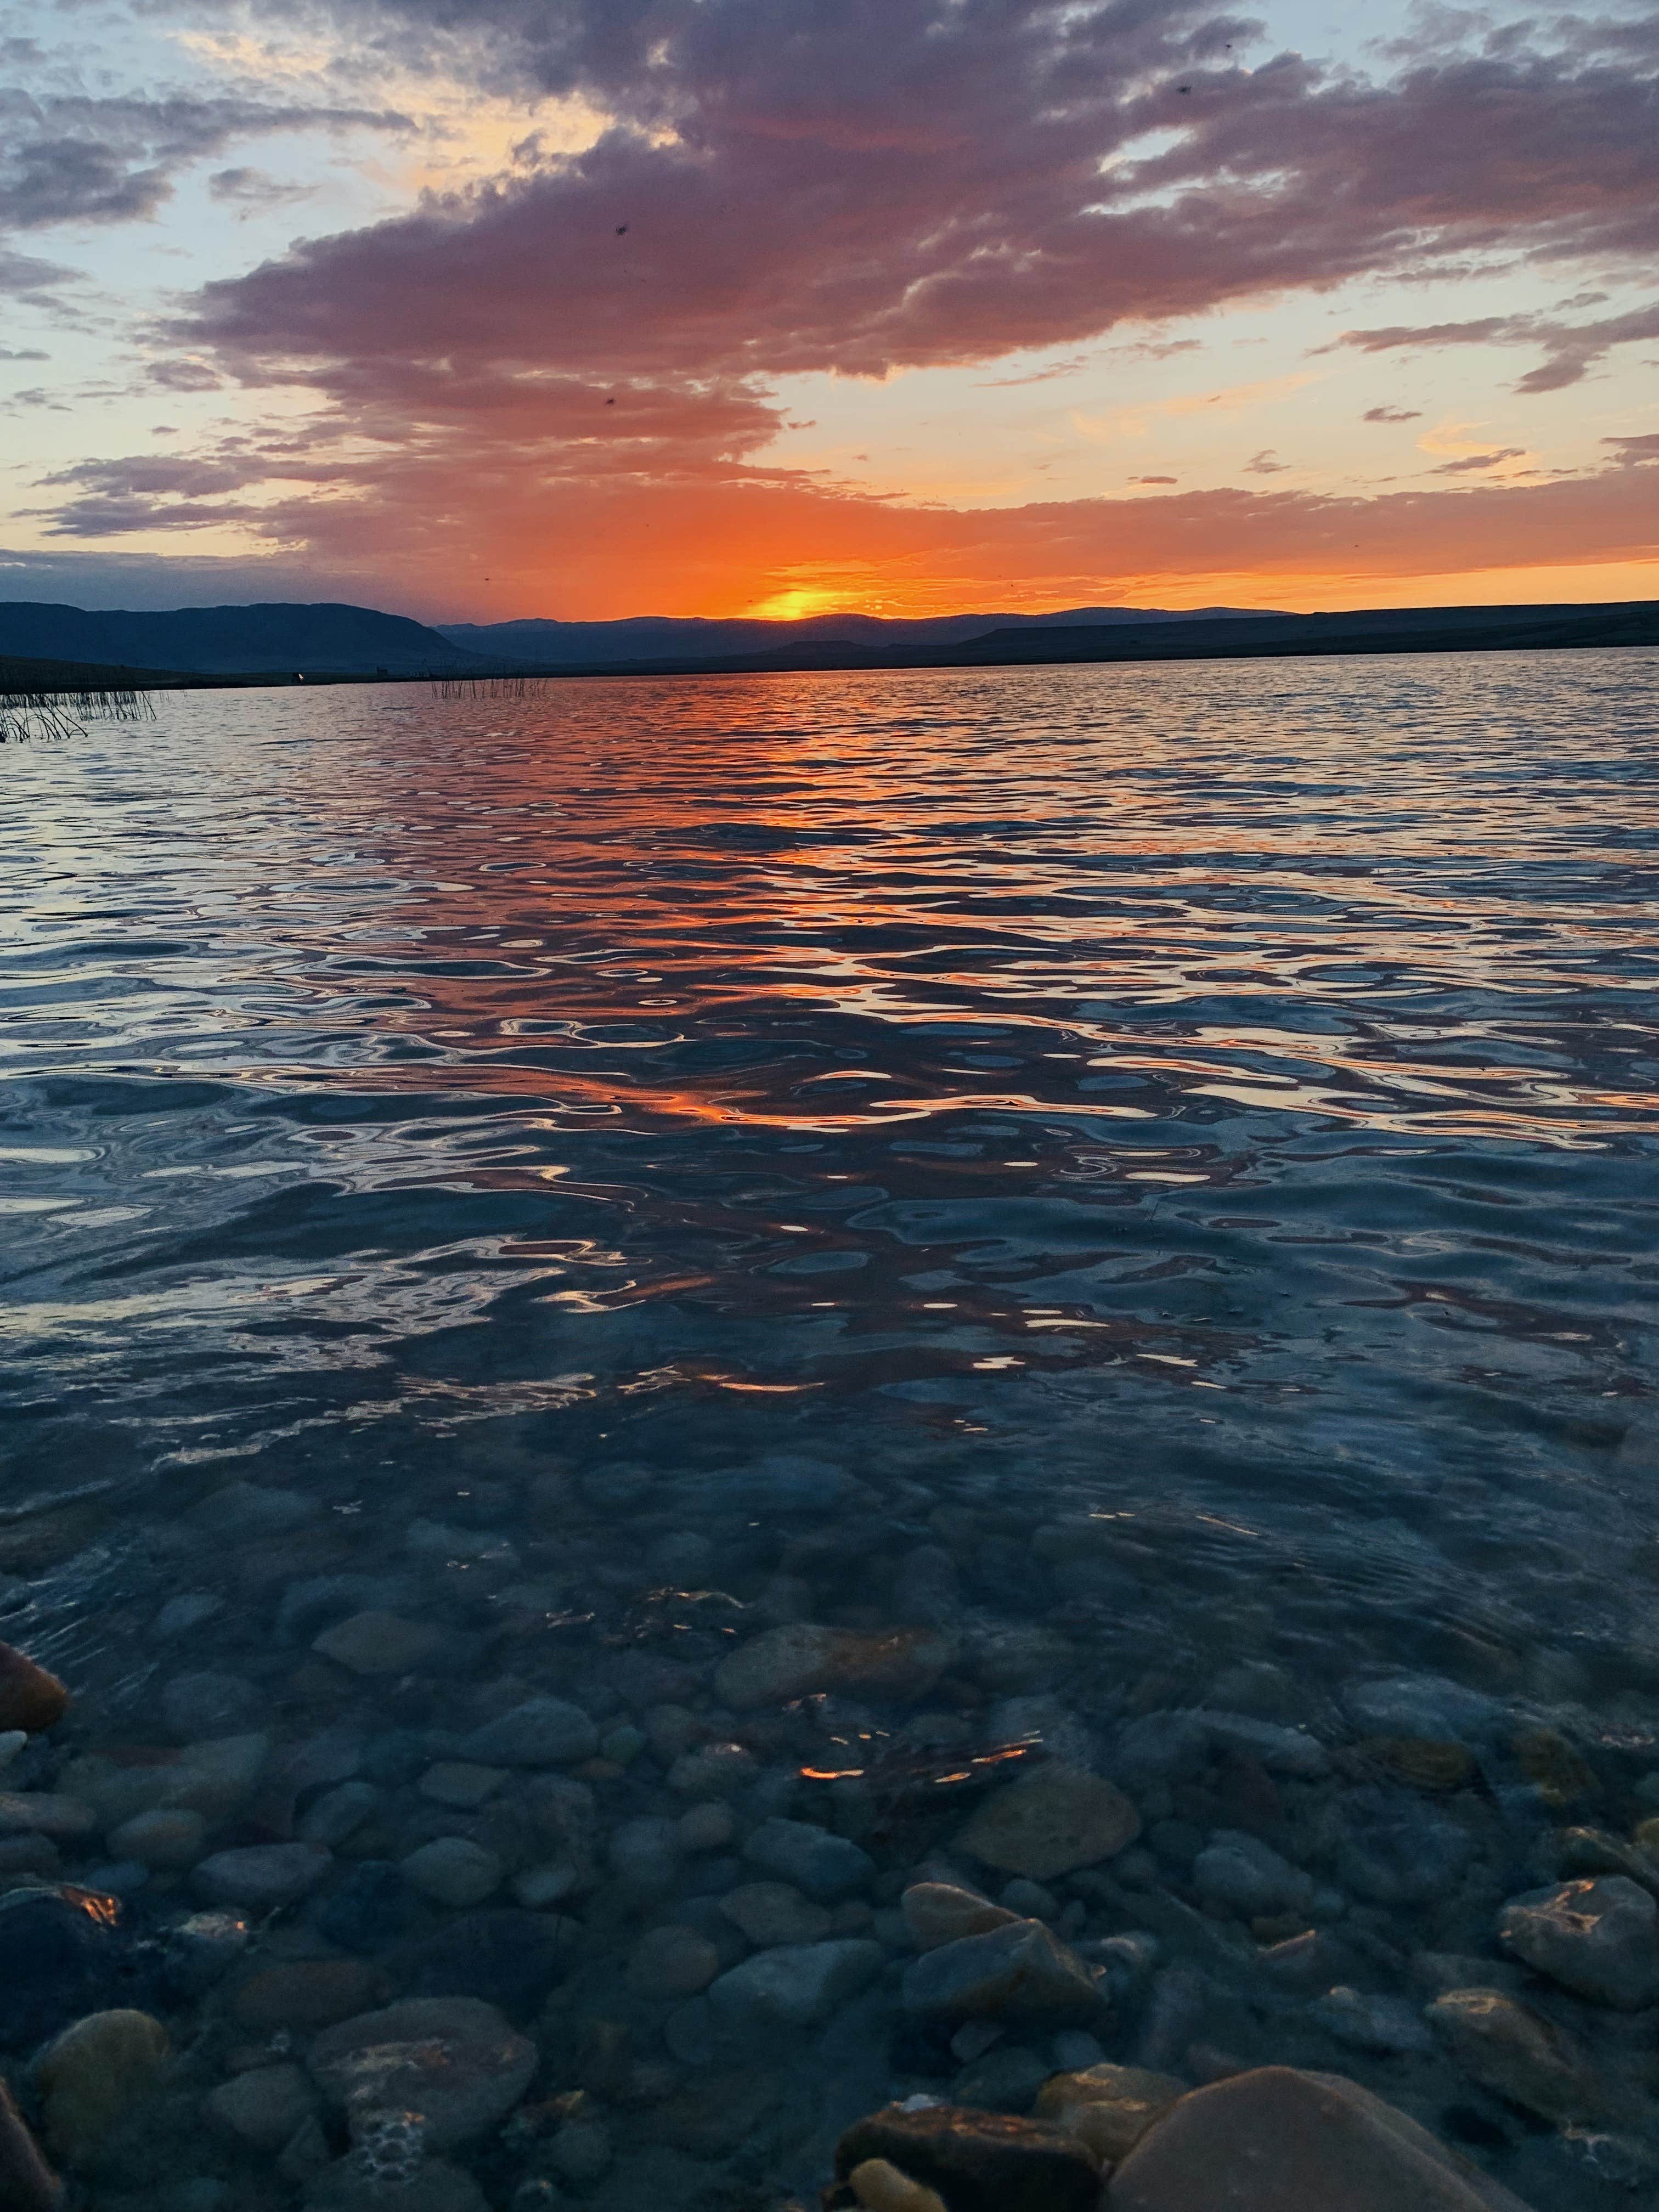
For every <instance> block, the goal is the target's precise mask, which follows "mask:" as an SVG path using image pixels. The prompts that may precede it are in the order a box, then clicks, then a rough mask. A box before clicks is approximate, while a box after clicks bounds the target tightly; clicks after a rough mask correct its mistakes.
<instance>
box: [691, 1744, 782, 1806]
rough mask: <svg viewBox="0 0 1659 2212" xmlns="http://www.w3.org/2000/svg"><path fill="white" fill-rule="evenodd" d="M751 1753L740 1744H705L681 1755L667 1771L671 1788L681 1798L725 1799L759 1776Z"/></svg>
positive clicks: (754, 1758) (753, 1755)
mask: <svg viewBox="0 0 1659 2212" xmlns="http://www.w3.org/2000/svg"><path fill="white" fill-rule="evenodd" d="M759 1771H760V1768H759V1762H758V1761H757V1759H756V1757H755V1754H754V1753H753V1752H752V1751H750V1750H747V1749H746V1748H745V1747H744V1745H742V1744H740V1743H706V1744H703V1745H702V1747H700V1748H699V1749H698V1750H696V1751H687V1752H682V1753H681V1754H680V1756H679V1757H678V1759H676V1760H675V1761H674V1763H673V1765H671V1767H670V1768H669V1770H668V1786H669V1788H670V1789H671V1790H673V1791H675V1792H676V1793H677V1795H678V1796H682V1797H724V1796H727V1795H728V1794H729V1793H730V1792H731V1791H732V1790H741V1789H742V1788H744V1785H745V1784H748V1783H750V1782H752V1781H753V1780H754V1778H755V1777H756V1775H757V1773H758V1772H759Z"/></svg>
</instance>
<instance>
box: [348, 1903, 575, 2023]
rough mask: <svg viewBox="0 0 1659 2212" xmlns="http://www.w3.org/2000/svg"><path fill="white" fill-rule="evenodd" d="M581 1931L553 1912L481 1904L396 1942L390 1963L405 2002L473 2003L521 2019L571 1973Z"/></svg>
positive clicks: (572, 1922)
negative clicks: (429, 1931) (454, 1999)
mask: <svg viewBox="0 0 1659 2212" xmlns="http://www.w3.org/2000/svg"><path fill="white" fill-rule="evenodd" d="M579 1935H580V1929H579V1928H578V1927H577V1925H576V1923H574V1921H569V1920H561V1919H558V1918H556V1917H555V1916H554V1915H553V1914H551V1913H548V1912H526V1911H520V1910H519V1909H518V1908H516V1907H514V1906H513V1905H486V1906H485V1907H484V1908H483V1911H477V1912H463V1913H460V1914H459V1915H458V1916H457V1917H456V1918H454V1919H453V1920H451V1921H449V1922H448V1923H447V1924H446V1925H445V1926H444V1927H442V1928H441V1929H439V1930H438V1931H437V1933H436V1934H435V1935H433V1936H423V1937H420V1938H417V1939H416V1940H413V1941H411V1942H406V1943H402V1944H399V1945H398V1948H397V1949H396V1951H395V1952H394V1953H393V1954H392V1959H391V1960H390V1964H391V1965H392V1967H393V1969H394V1970H395V1972H396V1973H397V1975H398V1978H399V1979H400V1980H401V1981H402V1983H403V1985H404V1992H405V1994H406V1995H407V1996H412V1997H447V1996H463V1997H477V1998H478V1999H480V2000H482V2002H484V2003H486V2004H491V2005H495V2006H497V2007H498V2008H500V2009H501V2011H503V2012H505V2013H508V2014H511V2015H513V2016H514V2017H515V2018H522V2017H524V2016H526V2015H529V2014H531V2013H532V2012H533V2011H534V2010H535V2009H536V2008H537V2007H538V2005H539V2004H540V2003H541V2002H542V2001H543V1999H544V1997H545V1996H546V1995H547V1992H548V1990H550V1988H551V1987H552V1985H553V1984H554V1983H555V1982H556V1980H558V1978H559V1977H560V1976H561V1975H562V1974H564V1973H567V1972H568V1971H569V1968H570V1964H571V1956H572V1951H573V1948H574V1942H575V1940H576V1938H577V1936H579Z"/></svg>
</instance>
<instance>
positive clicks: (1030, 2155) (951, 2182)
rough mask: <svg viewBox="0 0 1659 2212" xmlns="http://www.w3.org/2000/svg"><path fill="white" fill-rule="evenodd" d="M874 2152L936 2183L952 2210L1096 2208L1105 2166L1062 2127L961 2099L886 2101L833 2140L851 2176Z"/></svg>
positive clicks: (840, 2175) (1090, 2211) (843, 2173)
mask: <svg viewBox="0 0 1659 2212" xmlns="http://www.w3.org/2000/svg"><path fill="white" fill-rule="evenodd" d="M872 2159H881V2160H884V2161H885V2162H886V2163H887V2164H888V2165H890V2166H896V2167H897V2169H898V2171H899V2172H901V2173H904V2174H908V2176H909V2177H910V2179H912V2180H913V2181H919V2182H921V2184H922V2185H923V2186H924V2187H925V2188H928V2189H933V2190H936V2191H938V2193H939V2195H940V2196H941V2197H943V2198H944V2199H945V2203H947V2204H948V2205H949V2206H950V2208H951V2212H1095V2207H1096V2205H1097V2202H1098V2200H1099V2197H1100V2173H1099V2170H1098V2167H1097V2164H1096V2161H1095V2159H1094V2158H1093V2156H1092V2154H1091V2153H1090V2152H1089V2150H1088V2149H1087V2148H1085V2146H1084V2145H1083V2144H1082V2143H1080V2142H1077V2141H1075V2140H1074V2139H1073V2137H1072V2136H1067V2135H1065V2134H1062V2133H1061V2131H1060V2130H1059V2129H1058V2128H1054V2127H1048V2126H1047V2125H1045V2124H1042V2122H1040V2121H1036V2120H1026V2119H1017V2118H1013V2117H1012V2116H1011V2115H1009V2114H1006V2113H1003V2112H978V2111H975V2110H974V2109H973V2108H971V2107H969V2106H961V2105H930V2106H924V2107H923V2108H922V2109H921V2110H920V2111H911V2110H909V2109H908V2107H906V2106H902V2105H889V2106H887V2107H886V2108H885V2110H884V2111H882V2112H872V2113H871V2114H869V2116H868V2117H867V2118H865V2119H861V2120H855V2121H854V2123H853V2125H852V2126H851V2127H850V2128H848V2130H847V2131H846V2133H845V2134H844V2135H843V2136H842V2138H841V2141H840V2142H838V2143H837V2144H836V2178H837V2179H839V2180H841V2181H843V2182H845V2181H848V2180H850V2179H851V2177H852V2175H853V2174H854V2172H856V2171H857V2169H858V2168H859V2167H860V2166H863V2165H865V2164H866V2161H868V2160H872Z"/></svg>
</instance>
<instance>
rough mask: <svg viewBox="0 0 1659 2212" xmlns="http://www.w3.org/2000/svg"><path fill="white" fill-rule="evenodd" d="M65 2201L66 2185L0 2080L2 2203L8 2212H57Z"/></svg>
mask: <svg viewBox="0 0 1659 2212" xmlns="http://www.w3.org/2000/svg"><path fill="white" fill-rule="evenodd" d="M63 2201H64V2185H63V2183H62V2182H61V2181H59V2179H58V2176H57V2175H56V2174H55V2173H54V2172H52V2168H51V2167H50V2166H48V2165H47V2164H46V2160H45V2159H44V2158H43V2157H42V2156H41V2154H40V2145H39V2144H38V2143H37V2142H35V2140H34V2137H33V2136H32V2135H31V2134H30V2132H29V2130H28V2127H27V2123H26V2122H25V2120H24V2118H23V2116H22V2114H21V2112H19V2111H18V2109H17V2106H16V2105H15V2103H14V2102H13V2100H12V2093H11V2091H10V2089H9V2087H8V2086H7V2084H6V2083H5V2081H3V2080H0V2204H3V2205H5V2207H6V2208H7V2212H58V2207H59V2205H61V2204H62V2203H63Z"/></svg>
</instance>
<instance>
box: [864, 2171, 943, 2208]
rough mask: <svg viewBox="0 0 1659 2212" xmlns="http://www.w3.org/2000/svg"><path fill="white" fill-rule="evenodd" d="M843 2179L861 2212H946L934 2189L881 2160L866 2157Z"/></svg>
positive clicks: (940, 2198) (941, 2198) (937, 2192)
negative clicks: (861, 2209) (862, 2211)
mask: <svg viewBox="0 0 1659 2212" xmlns="http://www.w3.org/2000/svg"><path fill="white" fill-rule="evenodd" d="M847 2179H848V2184H849V2185H850V2186H851V2189H852V2191H853V2194H854V2197H857V2198H858V2201H859V2203H860V2205H861V2206H862V2207H863V2208H864V2212H946V2207H945V2199H944V2198H943V2197H941V2196H940V2195H939V2191H937V2190H936V2189H929V2188H928V2187H927V2185H926V2184H925V2183H923V2182H920V2181H913V2180H912V2179H910V2177H909V2175H908V2173H901V2172H900V2171H899V2169H898V2167H897V2166H893V2165H891V2164H890V2163H889V2161H888V2160H886V2159H884V2158H866V2160H865V2161H864V2163H863V2165H862V2166H854V2168H853V2171H852V2172H851V2173H849V2174H848V2177H847Z"/></svg>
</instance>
